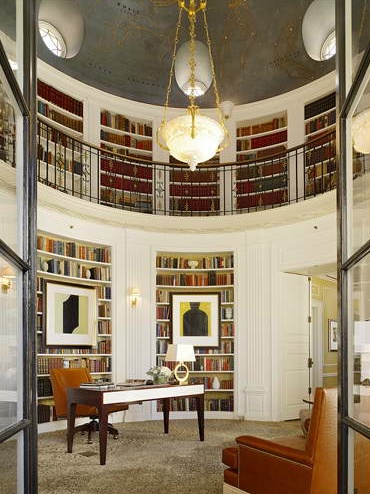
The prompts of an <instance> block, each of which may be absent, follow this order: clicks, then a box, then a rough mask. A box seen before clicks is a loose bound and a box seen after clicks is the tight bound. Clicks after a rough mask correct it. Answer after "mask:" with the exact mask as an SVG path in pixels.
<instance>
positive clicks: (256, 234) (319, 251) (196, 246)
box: [38, 192, 336, 420]
mask: <svg viewBox="0 0 370 494" xmlns="http://www.w3.org/2000/svg"><path fill="white" fill-rule="evenodd" d="M55 193H56V194H59V193H57V192H55ZM77 201H78V200H77ZM72 206H73V201H71V208H72ZM95 207H98V208H99V210H100V217H101V216H102V215H104V214H105V215H106V221H101V218H100V220H99V222H96V221H93V220H92V219H86V218H79V217H77V214H78V212H77V211H76V210H73V209H71V214H69V213H64V212H62V211H55V210H51V209H50V208H47V207H45V206H41V205H40V206H39V209H38V228H39V229H40V230H43V231H46V232H49V233H54V234H58V235H63V236H66V237H72V238H76V239H82V240H85V241H91V242H98V243H103V244H108V245H111V246H112V249H113V283H112V293H113V303H112V309H113V331H114V336H113V345H114V355H113V356H114V379H115V380H116V381H122V380H123V379H126V378H133V377H137V378H145V377H146V371H147V370H148V368H149V367H150V366H151V365H153V364H154V362H155V255H156V252H157V251H159V250H162V251H163V250H168V251H179V252H184V251H188V252H191V251H193V252H196V251H200V252H201V251H207V252H212V251H225V250H232V251H234V252H235V266H236V273H235V302H236V303H235V325H236V334H237V336H236V389H237V391H236V400H235V417H244V418H247V419H255V420H280V419H287V418H295V417H297V413H298V410H299V409H300V408H301V406H302V401H301V400H302V397H303V396H304V395H305V394H306V393H307V390H306V384H307V383H306V381H307V376H308V371H307V372H306V371H304V370H302V362H304V363H305V359H306V353H307V352H308V340H307V313H306V309H307V307H308V290H307V281H306V278H305V277H302V276H298V275H292V274H287V273H286V271H291V270H294V267H300V266H306V267H307V266H313V265H316V266H317V265H320V264H322V265H325V264H328V263H329V262H331V263H332V262H335V256H336V223H335V215H334V214H329V215H326V216H325V217H322V218H320V219H315V220H307V221H303V222H301V223H295V224H292V225H286V226H280V227H274V228H268V229H260V230H258V229H255V230H242V231H239V232H222V229H220V233H217V234H216V233H205V234H201V233H184V234H181V233H170V234H169V233H168V232H163V233H161V232H159V231H146V230H140V229H134V228H127V227H125V225H124V224H122V225H118V224H114V223H113V221H112V211H111V210H110V209H109V208H104V206H95ZM289 207H294V206H289ZM116 214H117V212H116ZM219 220H220V224H222V223H223V222H225V221H227V218H219ZM154 221H155V218H153V222H154ZM177 221H178V222H179V223H180V224H181V221H182V219H181V218H177ZM133 286H135V287H138V288H139V289H140V291H141V294H142V300H141V301H140V303H139V306H138V307H137V308H132V307H131V306H130V304H129V300H128V292H129V289H130V288H131V287H133ZM151 413H152V412H151V408H150V405H145V406H137V407H132V408H130V411H129V412H128V413H127V419H128V420H145V419H147V418H150V416H151Z"/></svg>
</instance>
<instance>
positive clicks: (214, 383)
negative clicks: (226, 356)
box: [212, 376, 220, 389]
mask: <svg viewBox="0 0 370 494" xmlns="http://www.w3.org/2000/svg"><path fill="white" fill-rule="evenodd" d="M212 389H220V380H219V378H218V377H217V376H215V377H214V378H213V381H212Z"/></svg>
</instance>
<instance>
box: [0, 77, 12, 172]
mask: <svg viewBox="0 0 370 494" xmlns="http://www.w3.org/2000/svg"><path fill="white" fill-rule="evenodd" d="M0 160H2V161H5V162H6V163H9V164H10V165H11V166H15V113H14V108H13V105H12V104H11V102H10V100H9V97H8V93H7V91H6V89H5V87H4V85H3V83H2V82H1V81H0Z"/></svg>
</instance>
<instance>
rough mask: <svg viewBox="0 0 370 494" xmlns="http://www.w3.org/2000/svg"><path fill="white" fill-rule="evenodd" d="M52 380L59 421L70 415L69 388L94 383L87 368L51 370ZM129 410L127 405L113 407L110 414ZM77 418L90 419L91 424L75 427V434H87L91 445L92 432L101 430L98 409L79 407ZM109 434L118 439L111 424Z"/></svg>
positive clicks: (115, 430)
mask: <svg viewBox="0 0 370 494" xmlns="http://www.w3.org/2000/svg"><path fill="white" fill-rule="evenodd" d="M50 380H51V386H52V389H53V396H54V403H55V413H56V416H57V418H58V419H65V418H67V415H68V401H67V388H73V387H78V386H80V384H81V383H83V382H92V380H93V379H92V377H91V374H90V372H89V371H88V370H87V369H86V368H84V367H81V368H77V369H51V370H50ZM127 409H128V406H127V405H112V407H111V409H109V413H113V412H120V411H122V410H127ZM76 417H90V419H91V420H90V422H87V423H85V424H82V425H79V426H77V427H75V429H74V433H76V432H78V431H80V432H81V433H85V432H87V433H88V439H87V441H88V443H91V442H92V441H91V434H92V432H95V431H97V430H99V422H98V418H99V415H98V410H97V409H96V407H94V406H90V405H77V407H76ZM108 433H109V434H111V435H112V436H113V438H114V439H117V438H118V430H117V429H116V428H115V427H113V426H112V425H111V424H108Z"/></svg>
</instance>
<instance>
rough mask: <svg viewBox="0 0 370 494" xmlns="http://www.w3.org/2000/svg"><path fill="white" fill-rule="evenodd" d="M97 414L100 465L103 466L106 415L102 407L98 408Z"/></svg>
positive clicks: (106, 427)
mask: <svg viewBox="0 0 370 494" xmlns="http://www.w3.org/2000/svg"><path fill="white" fill-rule="evenodd" d="M98 412H99V450H100V465H105V461H106V458H107V434H108V413H107V411H106V408H105V407H104V406H102V407H98Z"/></svg>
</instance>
